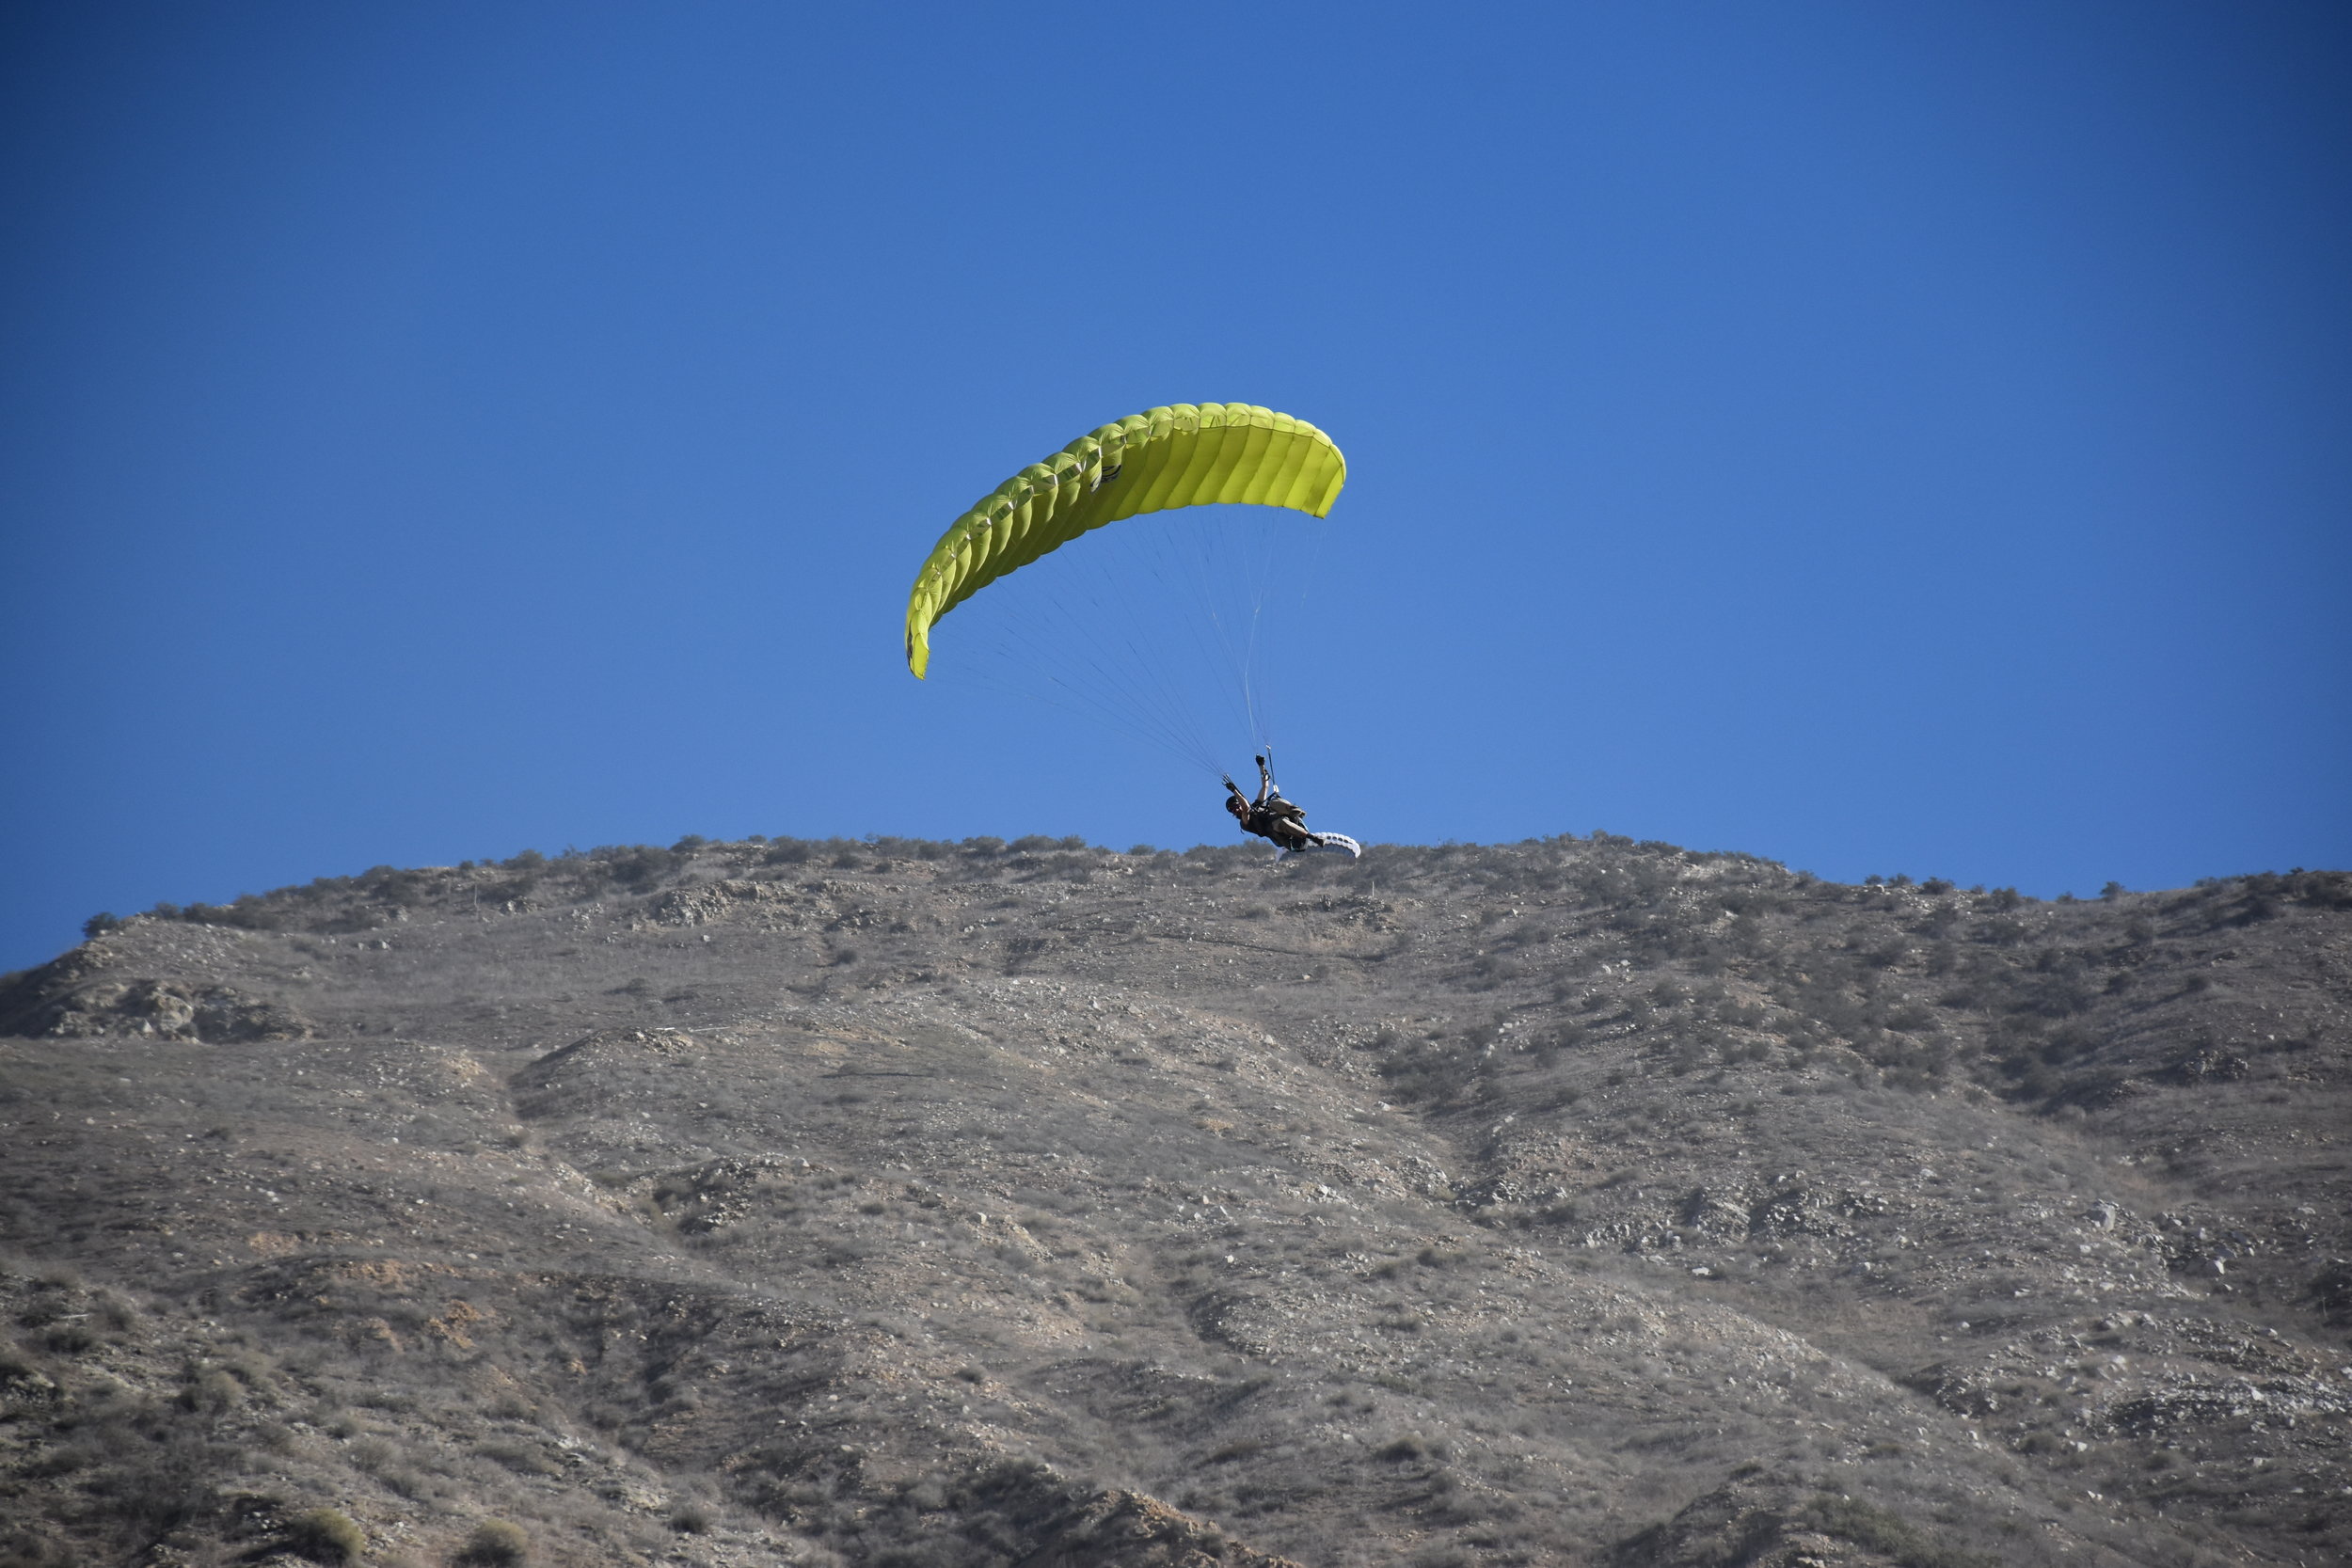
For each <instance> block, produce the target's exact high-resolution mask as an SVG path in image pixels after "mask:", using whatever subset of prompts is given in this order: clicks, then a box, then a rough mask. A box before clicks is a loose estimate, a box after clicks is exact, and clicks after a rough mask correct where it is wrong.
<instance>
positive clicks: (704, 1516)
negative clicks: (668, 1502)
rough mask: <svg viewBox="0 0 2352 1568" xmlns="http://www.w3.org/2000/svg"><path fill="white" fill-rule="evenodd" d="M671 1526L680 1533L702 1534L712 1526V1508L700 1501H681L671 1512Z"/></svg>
mask: <svg viewBox="0 0 2352 1568" xmlns="http://www.w3.org/2000/svg"><path fill="white" fill-rule="evenodd" d="M670 1528H672V1529H674V1530H675V1531H677V1532H678V1533H679V1534H680V1535H702V1534H705V1533H707V1531H708V1530H709V1528H710V1510H708V1509H707V1508H705V1507H703V1506H702V1505H701V1504H700V1503H681V1504H679V1505H678V1506H677V1507H676V1508H675V1509H673V1510H671V1512H670Z"/></svg>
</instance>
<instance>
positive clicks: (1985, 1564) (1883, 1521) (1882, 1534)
mask: <svg viewBox="0 0 2352 1568" xmlns="http://www.w3.org/2000/svg"><path fill="white" fill-rule="evenodd" d="M1804 1522H1805V1523H1807V1524H1809V1525H1811V1526H1813V1527H1814V1528H1816V1529H1819V1530H1820V1531H1821V1533H1823V1534H1824V1535H1831V1536H1836V1537H1837V1538H1838V1539H1840V1540H1843V1541H1851V1542H1852V1543H1853V1544H1855V1545H1857V1546H1863V1547H1867V1548H1868V1549H1869V1550H1871V1551H1874V1552H1878V1553H1881V1554H1883V1555H1884V1556H1886V1557H1889V1558H1892V1559H1893V1560H1895V1561H1897V1562H1899V1563H1900V1564H1901V1565H1902V1568H1995V1560H1994V1559H1992V1558H1989V1557H1984V1556H1981V1555H1980V1554H1979V1553H1976V1552H1964V1551H1961V1550H1959V1549H1957V1548H1955V1547H1950V1546H1946V1545H1943V1544H1940V1543H1937V1542H1934V1541H1931V1540H1929V1539H1928V1538H1927V1537H1926V1536H1925V1535H1923V1534H1921V1533H1920V1532H1919V1530H1918V1529H1917V1528H1915V1527H1914V1526H1913V1525H1912V1524H1911V1523H1910V1522H1909V1521H1907V1520H1905V1519H1903V1518H1902V1517H1901V1516H1900V1515H1899V1514H1895V1513H1888V1512H1887V1511H1886V1510H1885V1509H1883V1508H1877V1507H1874V1506H1872V1505H1871V1504H1869V1503H1866V1502H1864V1501H1862V1500H1861V1499H1860V1498H1858V1497H1836V1496H1833V1495H1831V1494H1829V1493H1826V1492H1825V1493H1822V1494H1821V1495H1820V1496H1819V1497H1815V1498H1814V1499H1813V1500H1812V1501H1811V1502H1810V1503H1808V1504H1806V1505H1805V1510H1804Z"/></svg>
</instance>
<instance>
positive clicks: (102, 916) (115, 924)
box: [82, 910, 122, 937]
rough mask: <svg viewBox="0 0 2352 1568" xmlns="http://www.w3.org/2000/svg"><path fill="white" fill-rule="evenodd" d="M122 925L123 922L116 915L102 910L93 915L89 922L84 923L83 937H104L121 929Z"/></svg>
mask: <svg viewBox="0 0 2352 1568" xmlns="http://www.w3.org/2000/svg"><path fill="white" fill-rule="evenodd" d="M121 925H122V922H121V921H120V920H119V919H118V918H117V917H116V916H115V915H113V914H112V913H110V912H108V911H105V910H101V911H98V912H97V913H96V914H94V915H91V916H90V917H89V918H88V919H87V920H85V921H83V922H82V935H83V936H84V937H103V936H104V935H105V934H106V933H107V932H108V931H112V930H118V929H119V928H120V927H121Z"/></svg>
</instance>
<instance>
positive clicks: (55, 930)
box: [0, 0, 2352, 967]
mask: <svg viewBox="0 0 2352 1568" xmlns="http://www.w3.org/2000/svg"><path fill="white" fill-rule="evenodd" d="M0 29H5V34H4V36H0V138H4V140H0V156H4V157H5V165H4V166H0V180H4V181H5V186H4V187H0V196H4V197H5V201H4V202H0V208H4V210H5V212H6V214H7V217H6V222H7V223H8V243H7V245H6V247H5V260H0V266H5V267H6V270H7V277H6V278H5V284H6V286H5V288H0V508H5V510H4V512H0V530H4V531H0V551H4V552H5V553H4V554H0V561H4V562H5V567H0V697H5V700H6V703H7V712H8V718H9V725H8V742H7V744H6V745H5V746H0V967H14V966H19V965H23V964H26V963H31V962H37V961H39V960H40V959H42V958H47V957H49V956H50V955H52V954H54V953H55V952H56V951H58V950H60V949H62V948H64V947H66V946H69V945H71V943H72V942H73V941H74V940H76V929H77V927H78V926H79V924H80V922H81V921H82V919H83V918H84V917H85V916H87V914H89V913H90V912H92V911H97V910H100V909H107V910H112V911H117V912H125V913H127V912H129V911H133V910H136V909H141V908H145V907H147V906H148V905H151V904H152V903H154V902H156V901H157V900H170V901H173V902H179V903H186V902H191V901H196V900H199V899H200V900H208V901H219V900H225V899H227V898H230V897H233V896H235V895H237V894H239V893H241V892H247V891H255V892H258V891H261V890H263V889H266V888H269V887H272V886H276V885H278V884H281V883H285V882H289V881H298V880H307V879H310V878H311V877H314V876H320V875H326V874H340V873H347V872H353V871H358V870H361V869H364V868H366V867H367V866H370V865H372V864H375V863H404V864H407V863H453V862H455V861H458V860H460V859H468V858H481V857H488V856H501V857H502V856H506V855H510V854H513V853H514V852H516V850H519V849H521V848H524V847H536V848H539V849H542V850H546V851H549V852H552V851H556V850H560V849H562V848H563V847H565V846H567V845H576V846H579V847H590V846H593V845H597V844H606V843H634V842H657V843H667V842H669V841H670V840H672V839H675V838H676V837H678V836H679V835H681V834H684V833H688V832H699V833H703V834H706V835H708V836H712V837H720V836H728V837H732V836H739V835H743V834H748V833H752V832H765V833H769V834H786V833H790V834H797V835H803V836H822V835H831V834H844V835H861V834H866V833H869V832H882V833H898V834H909V835H921V836H933V837H962V836H965V835H970V834H978V833H995V834H1000V835H1004V836H1012V835H1015V834H1018V833H1021V832H1053V833H1057V834H1060V833H1073V832H1074V833H1083V834H1085V835H1087V836H1088V837H1089V838H1090V839H1093V840H1095V841H1097V842H1104V843H1110V844H1113V845H1118V846H1125V845H1127V844H1131V843H1134V842H1137V841H1149V842H1153V843H1159V844H1171V845H1184V844H1190V843H1194V842H1199V841H1202V840H1208V841H1223V840H1224V839H1226V838H1228V837H1230V836H1231V831H1230V827H1229V825H1228V824H1227V821H1226V819H1225V818H1224V817H1223V816H1222V814H1221V813H1219V812H1218V811H1217V809H1216V790H1215V789H1214V787H1211V788H1209V789H1208V790H1206V791H1205V792H1204V791H1203V789H1202V787H1201V781H1200V778H1199V777H1198V776H1197V775H1194V774H1190V773H1186V772H1184V771H1183V770H1182V769H1177V768H1169V767H1168V765H1167V764H1166V761H1165V759H1163V758H1161V757H1160V756H1158V755H1157V754H1156V753H1153V752H1149V751H1148V750H1144V749H1139V748H1138V747H1136V745H1135V744H1133V743H1132V742H1130V741H1128V740H1126V739H1124V738H1122V737H1120V736H1118V735H1116V734H1112V733H1106V732H1103V731H1100V730H1097V729H1095V728H1092V727H1089V726H1087V725H1084V724H1082V723H1076V722H1073V721H1071V720H1070V719H1069V718H1068V717H1067V716H1066V715H1063V714H1061V713H1059V712H1057V711H1056V710H1052V709H1046V708H1036V709H1028V708H1022V709H1011V708H1006V707H1004V706H1003V705H990V704H986V703H981V702H977V701H976V700H974V699H973V698H972V697H971V696H970V694H969V693H968V692H962V691H959V690H956V689H951V688H950V686H949V685H948V684H947V683H941V682H932V683H927V684H926V683H917V682H915V681H914V680H912V679H910V678H909V677H908V675H907V673H906V672H905V670H904V667H903V665H902V664H901V662H900V659H899V635H900V629H899V621H900V617H901V614H902V607H903V604H904V600H905V594H906V590H907V585H908V582H909V580H910V579H911V578H912V576H913V573H914V567H915V566H916V565H917V564H918V563H919V562H920V561H921V559H922V557H923V555H924V554H925V553H926V552H927V551H928V549H929V548H930V544H931V542H932V540H933V539H934V538H935V537H936V536H937V534H938V533H939V531H941V530H942V529H943V528H945V527H946V524H947V523H948V522H949V521H950V520H951V519H952V518H953V517H954V516H955V515H956V514H957V513H958V512H960V511H961V510H962V509H963V508H964V507H965V506H967V505H969V504H970V503H971V502H972V501H973V500H974V499H976V498H977V497H978V496H979V495H980V494H982V493H983V492H985V491H986V490H987V489H989V488H990V487H991V486H992V485H993V484H994V483H996V482H997V481H998V480H1000V479H1002V478H1003V477H1004V476H1005V475H1006V474H1008V473H1009V472H1010V471H1011V470H1012V469H1014V468H1015V467H1019V466H1020V465H1021V464H1023V463H1026V462H1029V461H1033V460H1035V459H1036V458H1038V457H1040V456H1042V455H1043V454H1044V453H1045V452H1046V451H1050V450H1051V449H1053V448H1055V447H1057V446H1059V445H1061V444H1062V443H1063V442H1065V441H1067V440H1069V439H1070V438H1071V437H1073V436H1076V435H1079V434H1081V433H1082V432H1084V431H1086V430H1088V429H1089V428H1091V427H1092V426H1094V425H1096V424H1098V423H1101V422H1104V421H1105V420H1112V419H1116V418H1118V417H1120V415H1123V414H1127V413H1131V412H1135V411H1136V410H1139V409H1141V408H1144V407H1146V406H1149V405H1152V404H1163V403H1172V402H1181V401H1208V400H1232V401H1240V402H1250V403H1259V404H1267V405H1269V406H1272V407H1275V408H1279V409H1283V410H1285V411H1288V412H1291V413H1294V414H1296V415H1298V416H1300V417H1301V418H1304V419H1308V420H1312V421H1314V422H1315V423H1317V424H1319V425H1321V426H1322V427H1323V428H1324V429H1326V430H1327V431H1329V432H1330V433H1331V434H1332V435H1333V436H1334V437H1335V438H1336V439H1337V440H1338V441H1339V443H1340V444H1341V445H1342V446H1343V448H1344V449H1345V451H1347V453H1348V456H1349V460H1350V465H1351V471H1350V481H1349V484H1348V487H1347V490H1346V492H1345V494H1344V495H1343V497H1342V499H1341V501H1340V504H1339V507H1338V508H1337V509H1336V510H1335V512H1334V514H1333V516H1332V518H1331V521H1330V522H1329V524H1327V525H1325V528H1324V531H1322V532H1321V533H1320V534H1319V535H1318V540H1319V542H1318V543H1317V544H1316V545H1315V546H1314V547H1315V549H1316V550H1317V551H1319V552H1321V553H1320V556H1319V561H1320V566H1321V571H1320V574H1319V582H1318V593H1317V594H1316V595H1315V596H1314V598H1313V600H1312V603H1311V606H1309V607H1308V608H1307V609H1306V610H1302V611H1301V614H1302V616H1303V617H1304V619H1303V620H1302V622H1301V623H1300V625H1299V626H1297V627H1295V630H1297V631H1298V632H1299V633H1301V635H1302V637H1303V639H1304V641H1308V642H1310V643H1311V646H1312V647H1313V649H1314V652H1313V654H1312V655H1311V656H1310V657H1305V658H1302V659H1298V660H1295V661H1293V663H1292V665H1291V666H1290V667H1288V668H1287V669H1286V670H1285V671H1284V672H1283V679H1284V680H1285V681H1286V682H1287V683H1288V685H1287V688H1286V691H1287V695H1286V702H1288V703H1289V705H1290V711H1292V712H1294V713H1296V714H1299V715H1301V716H1302V717H1301V718H1300V719H1299V720H1298V721H1296V722H1295V723H1293V724H1292V725H1291V727H1290V728H1289V729H1287V730H1286V732H1285V734H1284V747H1285V753H1284V754H1285V757H1286V768H1285V780H1284V782H1285V784H1286V785H1288V787H1289V788H1290V790H1291V792H1292V793H1293V794H1294V795H1295V796H1297V797H1298V798H1300V799H1301V800H1305V801H1306V802H1307V803H1308V804H1309V805H1310V807H1311V809H1312V811H1313V813H1314V820H1315V821H1316V822H1317V823H1318V824H1320V825H1325V826H1330V827H1337V828H1341V829H1343V830H1345V831H1348V832H1354V833H1356V834H1357V835H1358V836H1359V837H1361V838H1364V839H1366V840H1384V841H1437V840H1442V839H1447V838H1454V839H1465V840H1480V841H1492V840H1501V839H1516V838H1521V837H1526V836H1531V835H1536V834H1549V833H1555V832H1579V833H1582V832H1590V831H1592V830H1593V829H1596V828H1606V829H1608V830H1610V831H1612V832H1623V833H1629V834H1632V835H1633V836H1635V837H1640V838H1661V839H1666V840H1669V841H1672V842H1675V843H1677V844H1682V845H1686V846H1689V847H1704V848H1737V849H1744V850H1748V851H1751V852H1754V853H1757V854H1761V855H1766V856H1770V857H1772V858H1774V859H1778V860H1783V861H1786V862H1788V863H1790V864H1791V865H1796V866H1802V867H1804V868H1807V869H1811V870H1814V871H1816V872H1819V873H1820V874H1822V875H1824V876H1831V877H1837V878H1844V879H1859V878H1861V877H1863V876H1864V875H1866V874H1868V873H1872V872H1878V873H1885V874H1893V873H1895V872H1907V873H1909V874H1911V875H1913V876H1916V877H1926V876H1931V875H1942V876H1947V877H1952V878H1955V879H1959V880H1961V881H1962V882H1963V883H1971V882H1979V881H1981V882H1986V883H1992V884H2008V883H2013V884H2016V885H2018V886H2021V887H2023V888H2024V889H2026V891H2027V892H2031V893H2037V894H2041V895H2055V894H2057V893H2058V892H2060V891H2067V890H2071V891H2074V892H2076V893H2079V894H2088V893H2090V892H2094V891H2096V890H2097V888H2098V887H2099V886H2100V885H2101V884H2102V883H2104V882H2106V881H2107V880H2109V879H2116V880H2120V881H2122V882H2123V883H2125V884H2126V885H2129V886H2135V887H2150V886H2166V885H2176V884H2180V883H2184V882H2186V881H2189V880H2191V879H2195V878H2198V877H2201V876H2213V875H2223V874H2228V873H2232V872H2237V871H2246V870H2257V869H2265V868H2275V869H2281V870H2283V869H2286V868H2287V867H2289V866H2291V865H2313V866H2317V865H2333V866H2343V865H2346V864H2352V804H2347V802H2352V788H2347V786H2346V784H2345V782H2344V781H2345V780H2346V779H2352V700H2348V697H2352V679H2348V678H2347V677H2348V675H2352V615H2347V614H2346V612H2345V605H2346V604H2347V603H2348V602H2352V527H2348V526H2347V525H2352V483H2347V482H2348V481H2352V446H2348V444H2347V436H2348V435H2352V290H2347V288H2346V286H2345V280H2346V279H2347V278H2352V134H2348V133H2352V103H2348V102H2347V95H2348V89H2347V84H2352V13H2347V12H2346V11H2345V10H2344V8H2342V7H2341V6H2337V5H2333V4H2315V5H2282V4H2262V3H2248V4H2239V5H2232V6H2209V5H2196V6H2189V5H2168V4H2151V3H2146V0H2133V3H2129V4H2113V5H2108V4H2050V3H2047V0H2040V3H2034V4H2019V5H2004V4H1989V3H1981V0H1971V3H1970V4H1966V5H1957V4H1954V5H1922V6H1905V7H1887V6H1881V5H1872V4H1859V3H1856V4H1801V3H1791V4H1779V5H1772V6H1733V5H1725V4H1710V5H1697V4H1688V5H1654V4H1643V5H1633V4H1625V5H1598V6H1580V5H1558V4H1550V5H1543V6H1533V5H1530V6H1511V5H1493V6H1481V7H1469V8H1431V7H1423V6H1403V5H1395V6H1382V5H1352V6H1347V7H1338V6H1294V7H1284V8H1263V7H1242V6H1231V7H1225V6H1214V5H1212V6H1202V7H1194V8H1188V9H1186V10H1185V11H1184V12H1182V13H1181V14H1180V15H1177V14H1165V13H1151V14H1149V15H1145V14H1143V13H1130V12H1119V11H1116V10H1105V9H1104V8H1101V7H1095V6H1089V7H1076V6H1071V7H1056V6H1049V5H1029V6H1024V7H982V8H976V7H947V6H914V5H910V6H886V5H885V6H874V7H858V8H850V7H821V8H820V7H796V6H787V5H776V4H759V5H742V4H725V3H709V4H701V5H696V6H692V7H677V6H647V5H633V6H617V5H615V6H598V5H584V4H570V3H567V4H564V5H554V4H547V5H534V4H491V5H465V6H457V5H432V4H411V5H402V6H396V7H395V6H365V5H352V6H333V7H321V6H314V5H305V4H278V3H247V4H212V5H204V6H184V5H159V4H155V5H141V4H121V5H109V6H104V7H91V6H80V5H17V6H12V7H10V8H8V10H7V11H6V13H5V16H4V17H0ZM976 606H977V601H976ZM959 613H960V614H961V613H964V612H963V611H959ZM953 626H954V622H953V620H952V618H951V620H950V622H949V623H947V624H946V626H943V630H942V639H943V641H942V645H943V647H946V645H947V644H946V634H947V632H948V631H949V630H950V629H952V627H953ZM1234 764H1235V766H1236V767H1239V768H1246V767H1247V764H1248V757H1247V755H1238V756H1236V757H1235V758H1234Z"/></svg>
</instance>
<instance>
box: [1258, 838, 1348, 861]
mask: <svg viewBox="0 0 2352 1568" xmlns="http://www.w3.org/2000/svg"><path fill="white" fill-rule="evenodd" d="M1315 836H1316V837H1317V838H1319V839H1321V840H1323V842H1322V843H1321V844H1310V845H1308V846H1307V847H1305V848H1303V849H1285V850H1283V851H1282V852H1281V853H1279V854H1278V855H1276V856H1275V857H1274V858H1275V859H1276V860H1278V861H1287V860H1295V859H1297V858H1298V857H1299V856H1301V855H1345V856H1346V857H1347V858H1348V859H1349V860H1355V859H1357V858H1359V856H1361V855H1362V854H1363V852H1364V847H1363V846H1362V845H1360V844H1359V843H1357V842H1356V841H1355V840H1354V839H1352V838H1350V837H1348V836H1347V835H1346V834H1345V833H1327V832H1321V831H1318V832H1316V833H1315Z"/></svg>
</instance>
